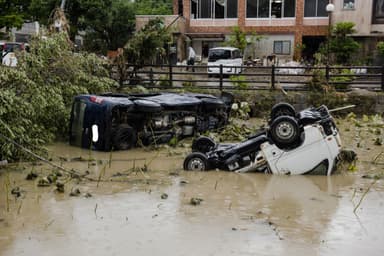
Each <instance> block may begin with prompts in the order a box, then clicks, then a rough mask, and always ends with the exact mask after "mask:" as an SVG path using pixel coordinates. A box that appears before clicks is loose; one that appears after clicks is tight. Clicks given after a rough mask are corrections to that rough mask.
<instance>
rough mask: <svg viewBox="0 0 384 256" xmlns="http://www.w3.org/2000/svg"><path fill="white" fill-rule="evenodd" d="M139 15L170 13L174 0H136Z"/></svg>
mask: <svg viewBox="0 0 384 256" xmlns="http://www.w3.org/2000/svg"><path fill="white" fill-rule="evenodd" d="M135 9H136V14H137V15H170V14H172V0H136V1H135Z"/></svg>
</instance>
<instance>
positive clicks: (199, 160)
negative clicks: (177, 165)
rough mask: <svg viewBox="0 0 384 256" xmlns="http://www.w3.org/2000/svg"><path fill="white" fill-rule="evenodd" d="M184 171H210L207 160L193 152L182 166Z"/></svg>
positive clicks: (202, 155)
mask: <svg viewBox="0 0 384 256" xmlns="http://www.w3.org/2000/svg"><path fill="white" fill-rule="evenodd" d="M183 167H184V170H186V171H207V170H209V169H210V166H209V164H208V158H207V156H206V155H204V154H203V153H200V152H193V153H191V154H189V155H188V156H187V157H186V158H185V160H184V164H183Z"/></svg>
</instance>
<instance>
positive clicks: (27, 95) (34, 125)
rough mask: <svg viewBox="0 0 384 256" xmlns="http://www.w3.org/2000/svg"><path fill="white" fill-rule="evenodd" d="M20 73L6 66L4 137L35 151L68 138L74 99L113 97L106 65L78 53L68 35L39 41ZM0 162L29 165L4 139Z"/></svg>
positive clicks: (1, 82)
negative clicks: (92, 95)
mask: <svg viewBox="0 0 384 256" xmlns="http://www.w3.org/2000/svg"><path fill="white" fill-rule="evenodd" d="M20 54H21V55H20V56H18V60H19V65H18V67H16V68H9V67H6V66H0V133H1V134H2V135H4V136H6V137H8V138H10V139H12V140H14V141H16V142H17V143H19V144H21V145H23V146H25V147H27V148H29V149H35V150H38V151H39V150H40V151H41V150H43V148H42V145H44V144H46V143H49V142H51V141H52V140H53V139H54V138H56V137H61V136H63V135H64V136H65V134H68V127H67V124H68V119H69V112H70V108H71V104H72V100H73V97H74V96H75V95H77V94H81V93H100V92H104V91H110V90H111V88H112V87H113V86H115V85H116V83H115V81H113V80H111V79H109V78H108V71H107V70H106V69H105V68H104V66H105V65H106V63H105V61H104V60H103V59H101V58H98V57H97V56H96V55H94V54H86V53H74V52H72V49H71V45H70V44H69V43H68V41H67V40H66V37H65V35H63V34H56V35H52V37H50V38H47V39H45V40H39V39H35V40H34V41H33V42H32V43H31V52H30V53H20ZM0 145H1V146H0V156H2V157H3V158H5V159H7V160H19V159H28V157H29V156H27V155H25V154H24V153H23V152H22V151H20V150H19V148H17V147H15V146H14V145H13V144H12V143H9V142H7V141H4V140H1V139H0Z"/></svg>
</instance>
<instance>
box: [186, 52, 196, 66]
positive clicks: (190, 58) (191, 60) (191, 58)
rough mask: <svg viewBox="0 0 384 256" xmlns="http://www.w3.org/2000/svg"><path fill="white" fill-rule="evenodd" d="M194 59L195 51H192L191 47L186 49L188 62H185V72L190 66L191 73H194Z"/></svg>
mask: <svg viewBox="0 0 384 256" xmlns="http://www.w3.org/2000/svg"><path fill="white" fill-rule="evenodd" d="M195 58H196V53H195V50H193V48H192V46H189V47H188V60H187V65H188V67H187V70H188V68H189V66H192V72H195V67H194V65H195Z"/></svg>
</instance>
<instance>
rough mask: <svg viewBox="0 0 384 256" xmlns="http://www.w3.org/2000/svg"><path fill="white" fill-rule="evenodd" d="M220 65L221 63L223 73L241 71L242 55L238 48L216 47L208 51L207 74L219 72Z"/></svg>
mask: <svg viewBox="0 0 384 256" xmlns="http://www.w3.org/2000/svg"><path fill="white" fill-rule="evenodd" d="M220 65H223V74H225V75H228V74H239V73H241V72H242V67H241V66H242V65H243V56H241V52H240V50H239V49H237V48H234V47H216V48H211V49H209V52H208V75H214V74H216V75H217V74H220Z"/></svg>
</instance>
